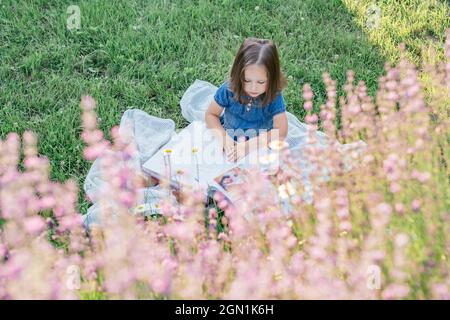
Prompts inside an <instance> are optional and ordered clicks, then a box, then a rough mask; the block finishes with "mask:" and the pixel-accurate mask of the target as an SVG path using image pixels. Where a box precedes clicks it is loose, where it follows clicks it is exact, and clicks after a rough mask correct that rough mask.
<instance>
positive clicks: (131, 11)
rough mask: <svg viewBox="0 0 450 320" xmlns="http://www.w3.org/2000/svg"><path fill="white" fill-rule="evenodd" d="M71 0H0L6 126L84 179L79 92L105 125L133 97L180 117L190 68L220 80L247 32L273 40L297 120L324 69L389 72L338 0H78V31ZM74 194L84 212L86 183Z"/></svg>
mask: <svg viewBox="0 0 450 320" xmlns="http://www.w3.org/2000/svg"><path fill="white" fill-rule="evenodd" d="M71 4H72V2H71V1H60V0H58V1H57V0H55V1H44V0H40V1H39V0H29V1H20V2H17V1H5V0H3V1H1V3H0V60H1V61H2V63H1V65H0V138H2V139H4V138H5V137H6V135H7V134H8V133H9V132H12V131H16V132H19V133H23V131H24V130H33V131H34V132H36V133H37V134H38V137H39V151H40V153H41V154H44V155H46V156H47V157H48V158H49V159H50V162H51V166H52V168H51V177H52V179H55V180H60V181H65V180H66V179H68V178H74V179H75V180H76V181H78V182H79V183H80V186H81V184H82V183H83V181H84V177H85V176H86V173H87V171H88V169H89V167H90V165H91V164H90V163H89V162H87V161H85V160H83V157H82V149H83V144H82V141H81V140H80V137H79V135H80V110H79V99H80V97H81V96H82V95H83V94H90V95H92V96H94V98H95V99H96V100H97V101H98V110H97V111H98V114H99V117H100V119H101V121H100V127H101V129H102V130H103V131H104V132H105V133H108V132H109V130H110V129H111V127H112V126H114V125H117V124H118V123H119V121H120V118H121V115H122V114H123V112H124V111H125V110H127V109H129V108H139V109H142V110H144V111H146V112H148V113H149V114H151V115H154V116H158V117H163V118H172V119H173V120H174V121H175V123H176V125H177V128H183V127H185V126H186V125H187V122H186V121H185V120H184V119H183V117H182V116H181V112H180V107H179V101H180V98H181V96H182V94H183V92H184V91H185V90H186V89H187V87H188V86H189V85H190V84H191V83H192V82H193V81H194V80H195V79H203V80H206V81H209V82H211V83H213V84H215V85H220V84H221V82H222V81H224V80H225V78H226V77H227V74H228V72H229V69H230V66H231V64H232V62H233V58H234V54H235V52H236V51H237V49H238V48H239V45H240V44H241V42H242V40H243V39H244V38H245V37H249V36H253V37H261V38H270V39H273V40H274V41H275V43H276V44H277V45H278V48H279V52H280V58H281V63H282V69H283V70H284V72H285V74H286V75H287V76H288V80H289V85H288V87H287V88H286V90H285V100H286V103H287V108H288V111H290V112H293V113H294V114H296V115H297V116H298V117H299V118H300V119H301V120H303V118H304V112H303V111H302V108H301V106H302V98H301V87H302V86H303V84H305V83H310V84H311V85H312V88H313V90H314V91H315V92H316V95H317V96H316V98H315V99H316V102H317V104H316V108H317V107H318V106H319V104H320V103H321V102H323V101H324V97H325V91H324V85H323V83H322V73H323V72H325V71H328V72H330V74H331V76H332V78H334V79H336V80H338V84H339V85H342V84H343V82H344V81H345V72H346V70H348V69H353V70H355V72H356V78H357V80H364V81H366V83H367V84H368V87H369V93H370V94H372V95H373V93H374V92H375V91H376V89H377V79H378V77H379V76H380V75H381V74H382V72H383V64H384V60H385V57H383V56H382V55H381V54H380V53H379V51H378V49H377V47H375V46H374V45H371V44H370V43H369V42H368V40H367V38H366V37H365V35H364V33H363V31H362V30H361V29H360V28H359V26H358V25H357V24H356V23H355V22H354V21H353V17H352V16H351V14H350V13H349V12H348V11H347V9H346V7H345V6H344V5H343V4H342V3H341V1H337V0H304V1H298V0H283V1H281V0H277V1H275V0H270V1H269V0H262V1H261V0H254V1H253V0H251V1H234V0H233V1H231V0H223V1H157V0H152V1H143V0H136V1H106V0H105V1H77V5H79V7H80V10H81V29H80V30H79V31H69V30H67V28H66V20H67V18H68V14H67V13H66V10H67V7H68V6H69V5H71ZM256 6H259V10H256V9H255V7H256ZM339 91H341V87H339ZM79 203H80V211H81V212H85V210H86V209H87V203H86V202H85V201H84V200H83V199H82V192H80V201H79Z"/></svg>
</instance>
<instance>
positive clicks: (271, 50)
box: [229, 38, 287, 106]
mask: <svg viewBox="0 0 450 320" xmlns="http://www.w3.org/2000/svg"><path fill="white" fill-rule="evenodd" d="M252 64H257V65H261V66H264V67H265V68H266V71H267V80H268V82H269V83H268V87H267V90H266V92H265V93H264V94H263V96H262V105H263V106H265V105H267V104H269V103H270V102H272V101H273V100H274V99H275V97H276V95H277V94H278V92H281V91H282V90H283V89H284V88H285V87H286V86H287V81H286V78H285V76H284V74H283V73H282V72H281V69H280V60H279V58H278V51H277V47H276V46H275V44H274V43H273V42H272V41H271V40H267V39H257V38H247V39H245V40H244V42H243V43H242V44H241V47H240V48H239V50H238V52H237V54H236V57H235V58H234V62H233V66H232V67H231V72H230V79H229V81H230V90H231V91H232V92H233V93H234V95H235V99H236V100H238V101H239V102H240V103H241V104H245V103H247V102H248V101H245V100H244V98H243V97H242V95H243V94H244V89H243V88H244V86H243V83H244V76H245V68H246V67H247V66H249V65H252Z"/></svg>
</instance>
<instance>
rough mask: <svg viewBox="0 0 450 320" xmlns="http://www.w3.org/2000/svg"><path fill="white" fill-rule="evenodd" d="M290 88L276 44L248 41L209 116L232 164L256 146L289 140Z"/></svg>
mask: <svg viewBox="0 0 450 320" xmlns="http://www.w3.org/2000/svg"><path fill="white" fill-rule="evenodd" d="M286 85H287V82H286V78H285V77H284V75H283V73H282V72H281V70H280V62H279V58H278V52H277V48H276V46H275V44H274V43H273V42H272V41H270V40H265V39H255V38H247V39H245V40H244V42H243V43H242V45H241V47H240V48H239V50H238V52H237V54H236V57H235V59H234V63H233V66H232V68H231V72H230V78H229V80H227V81H226V82H224V83H223V84H222V85H221V86H220V87H219V88H218V89H217V92H216V94H215V95H214V99H213V101H212V102H211V104H210V105H209V107H208V109H207V111H206V113H205V122H206V125H207V127H208V128H211V129H215V130H214V132H218V133H219V136H220V138H221V139H222V140H221V141H222V142H223V149H224V150H225V152H226V154H227V157H228V160H230V161H237V160H239V159H240V158H242V157H243V156H245V155H247V154H248V153H249V152H250V151H252V148H254V147H255V146H256V147H257V148H260V147H261V146H264V145H263V144H265V145H268V144H269V143H270V141H272V140H284V139H285V138H286V135H287V131H288V122H287V117H286V107H285V105H284V99H283V95H282V93H281V92H282V90H283V89H284V88H285V87H286ZM255 139H256V141H255ZM255 142H256V143H255Z"/></svg>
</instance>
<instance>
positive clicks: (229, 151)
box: [223, 135, 236, 161]
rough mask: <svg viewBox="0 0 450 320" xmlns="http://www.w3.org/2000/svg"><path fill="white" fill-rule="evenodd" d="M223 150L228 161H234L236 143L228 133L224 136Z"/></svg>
mask: <svg viewBox="0 0 450 320" xmlns="http://www.w3.org/2000/svg"><path fill="white" fill-rule="evenodd" d="M223 151H225V154H226V155H227V158H228V161H234V159H235V158H236V143H235V141H234V140H233V139H231V138H230V136H228V135H227V136H226V137H225V141H224V144H223Z"/></svg>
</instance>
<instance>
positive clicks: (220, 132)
mask: <svg viewBox="0 0 450 320" xmlns="http://www.w3.org/2000/svg"><path fill="white" fill-rule="evenodd" d="M223 109H224V108H222V107H221V106H220V105H218V104H217V102H216V101H215V100H214V99H213V100H212V102H211V104H210V105H209V107H208V109H207V110H206V113H205V122H206V127H207V128H209V129H213V130H212V132H213V134H214V135H215V136H216V137H217V138H218V139H219V141H220V143H222V149H223V150H225V152H226V154H227V156H228V159H229V160H231V159H232V158H233V157H235V155H236V148H235V143H234V140H233V139H231V137H230V136H229V135H228V134H227V133H226V131H225V129H224V128H223V127H222V125H221V124H220V115H221V114H222V110H223Z"/></svg>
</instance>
